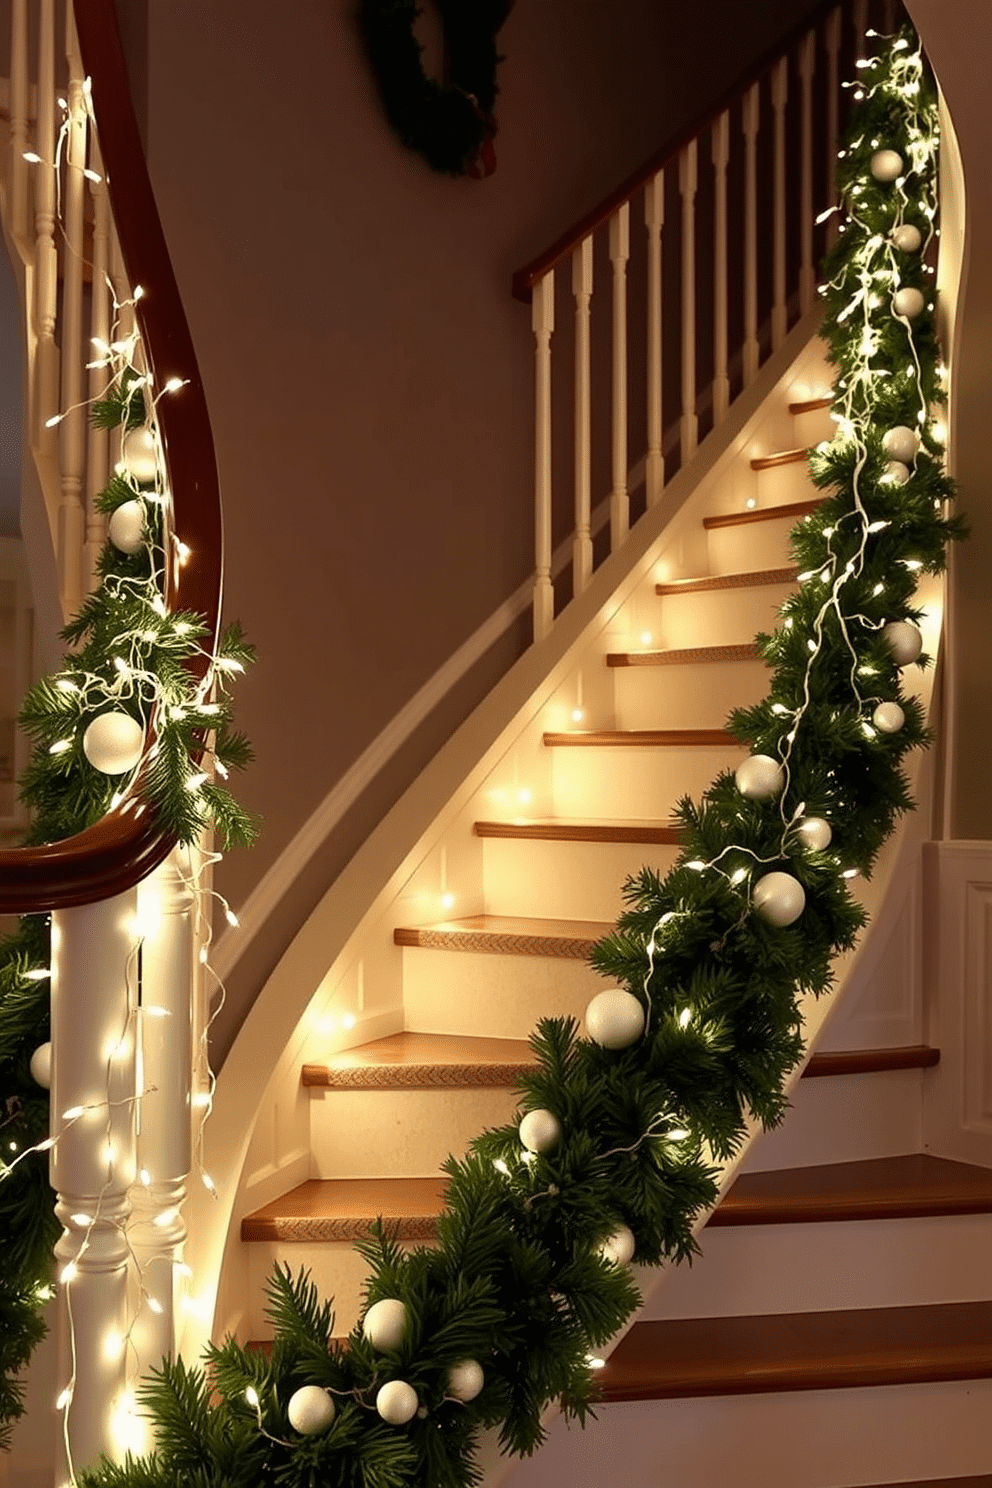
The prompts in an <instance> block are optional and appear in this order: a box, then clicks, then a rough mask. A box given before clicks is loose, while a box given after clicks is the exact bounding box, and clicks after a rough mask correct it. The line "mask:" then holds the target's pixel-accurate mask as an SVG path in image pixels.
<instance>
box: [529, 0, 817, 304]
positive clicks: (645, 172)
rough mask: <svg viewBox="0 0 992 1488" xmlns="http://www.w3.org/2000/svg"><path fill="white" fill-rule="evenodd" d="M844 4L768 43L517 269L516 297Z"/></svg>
mask: <svg viewBox="0 0 992 1488" xmlns="http://www.w3.org/2000/svg"><path fill="white" fill-rule="evenodd" d="M845 7H846V0H820V4H819V5H817V6H816V7H815V9H814V10H812V11H811V12H810V14H809V15H808V16H806V17H805V18H804V19H803V20H802V21H799V22H797V23H796V25H794V26H793V27H791V29H790V30H789V31H788V32H787V33H786V35H785V36H784V37H780V38H779V40H778V41H776V42H775V44H774V46H771V47H769V48H767V50H766V51H765V52H763V53H762V55H761V56H760V57H759V58H758V60H757V61H756V62H755V63H754V65H753V66H752V67H751V68H750V69H749V70H748V71H747V72H746V73H745V74H744V76H743V77H742V78H739V79H738V80H737V81H736V82H735V83H734V84H733V86H732V87H730V88H728V89H727V91H726V92H725V93H724V94H723V95H722V97H720V98H719V99H718V100H717V102H716V103H715V104H712V105H710V106H709V107H708V108H706V109H705V110H703V111H702V112H701V113H700V114H699V115H698V116H697V117H696V118H695V119H693V120H692V122H691V123H689V124H687V125H686V126H685V128H684V129H680V130H679V132H678V133H677V134H676V135H674V136H673V137H672V138H671V139H669V140H667V141H666V143H665V144H664V145H662V146H661V148H660V149H658V150H655V152H654V154H653V155H651V156H650V157H649V158H648V159H647V160H645V161H644V163H643V165H640V166H638V168H637V170H635V171H634V173H633V175H630V176H628V177H627V179H626V180H625V181H621V183H620V185H619V186H617V187H616V188H615V189H614V190H613V191H611V192H610V194H609V196H605V197H604V198H603V200H602V201H601V202H599V203H598V205H597V206H595V207H593V209H592V211H591V212H587V213H586V214H585V216H584V217H582V218H580V219H579V221H578V222H576V223H575V224H574V225H573V226H572V227H570V228H569V229H568V231H567V232H564V233H562V235H561V237H560V238H556V239H555V241H554V242H553V243H552V244H551V246H550V247H549V248H546V249H545V250H544V252H543V253H540V254H538V256H537V258H533V259H531V261H530V263H528V264H524V266H523V268H522V269H517V270H516V272H515V273H514V275H513V294H514V297H515V298H516V299H518V300H523V301H524V302H525V303H529V302H530V298H531V290H532V289H533V288H534V285H535V284H537V283H538V282H539V281H540V280H541V279H543V278H544V276H545V274H546V273H548V271H549V270H550V269H553V268H555V267H556V265H557V264H559V263H560V262H561V261H562V259H563V258H565V257H567V255H568V254H570V253H571V252H572V251H573V250H574V249H576V248H577V247H578V246H579V244H580V243H581V242H582V241H583V239H584V238H587V237H588V236H589V234H590V233H592V232H595V231H596V229H597V227H602V225H603V223H604V222H608V221H609V219H610V217H612V215H613V213H614V212H615V211H616V210H617V208H618V207H622V206H623V204H624V202H626V201H629V200H630V198H631V197H632V196H633V195H634V193H635V192H636V191H639V190H640V189H641V187H642V186H646V185H647V183H648V182H649V181H650V180H652V178H653V177H654V176H656V175H657V174H658V172H659V171H660V170H664V169H665V167H666V166H668V165H671V164H672V162H673V161H674V160H676V159H677V158H678V156H679V154H680V152H681V151H682V150H684V149H685V147H686V145H688V144H690V143H691V141H692V140H694V139H696V138H697V137H698V136H699V135H700V134H702V132H703V130H704V129H708V128H709V126H710V125H711V124H713V123H715V121H716V120H717V119H718V118H719V117H720V115H721V114H722V113H723V112H724V110H725V109H728V108H730V106H731V105H732V104H733V103H736V101H737V99H738V98H740V96H741V94H742V93H745V92H746V91H747V89H748V88H750V87H751V86H752V85H753V84H754V83H757V82H758V81H760V79H761V78H763V77H764V75H765V73H766V72H767V71H768V70H769V69H770V68H771V67H772V66H773V65H774V63H776V62H777V61H778V60H779V58H781V57H784V56H786V55H787V54H788V53H789V52H790V51H791V50H792V48H793V47H794V46H795V44H796V42H798V41H800V40H801V39H802V38H803V37H804V36H806V35H807V34H808V33H809V32H810V31H812V30H813V29H814V27H816V26H818V25H819V24H820V22H821V21H822V20H823V18H824V17H825V16H827V15H829V14H830V12H831V11H833V10H841V11H843V10H844V9H845Z"/></svg>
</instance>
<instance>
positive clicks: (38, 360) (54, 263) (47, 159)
mask: <svg viewBox="0 0 992 1488" xmlns="http://www.w3.org/2000/svg"><path fill="white" fill-rule="evenodd" d="M37 101H38V120H37V134H36V138H35V153H36V154H37V155H39V156H40V157H41V163H40V164H39V165H36V166H35V167H34V170H35V178H34V231H35V242H34V304H33V306H32V320H33V325H32V329H33V331H34V334H35V337H36V338H37V342H36V350H35V366H34V373H35V375H34V385H33V388H32V403H33V407H32V411H31V421H30V422H31V439H32V441H33V443H34V446H35V449H36V450H37V451H38V454H39V455H40V456H41V457H42V459H43V460H44V461H45V462H46V463H48V462H51V463H50V470H49V473H50V476H51V481H52V485H53V488H54V484H55V482H56V480H57V474H56V470H55V460H56V451H57V446H58V437H57V434H56V432H55V429H54V427H53V428H49V427H48V422H47V421H48V420H49V419H51V418H54V417H55V415H56V414H57V413H58V411H59V350H58V346H57V344H56V341H55V315H56V306H57V303H58V255H57V253H56V251H55V107H56V104H55V0H40V3H39V7H38V87H37ZM49 515H50V517H51V519H52V523H53V526H55V527H56V528H57V519H56V514H55V512H50V514H49Z"/></svg>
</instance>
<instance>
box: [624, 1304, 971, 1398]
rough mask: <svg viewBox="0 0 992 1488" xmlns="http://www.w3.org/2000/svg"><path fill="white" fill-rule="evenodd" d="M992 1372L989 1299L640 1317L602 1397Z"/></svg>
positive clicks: (914, 1380)
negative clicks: (765, 1313) (845, 1309)
mask: <svg viewBox="0 0 992 1488" xmlns="http://www.w3.org/2000/svg"><path fill="white" fill-rule="evenodd" d="M990 1377H992V1302H953V1303H943V1304H940V1305H936V1306H927V1307H872V1308H864V1309H861V1310H858V1311H853V1312H851V1311H848V1312H812V1313H786V1314H781V1315H771V1316H759V1317H731V1318H691V1319H669V1320H666V1321H661V1322H657V1321H654V1322H643V1323H637V1324H635V1326H634V1327H633V1328H632V1329H631V1330H630V1332H629V1333H628V1334H627V1335H626V1337H625V1338H623V1339H622V1340H621V1342H620V1344H619V1345H618V1347H617V1348H616V1350H615V1351H614V1353H613V1354H612V1355H611V1357H610V1358H609V1359H608V1360H607V1363H606V1367H605V1368H604V1369H602V1370H601V1371H600V1376H599V1379H600V1383H601V1385H602V1390H603V1398H604V1400H606V1401H607V1402H612V1401H624V1400H670V1399H676V1398H684V1397H688V1396H702V1395H744V1394H755V1393H767V1392H769V1391H784V1390H830V1389H851V1388H854V1389H859V1388H865V1387H871V1386H877V1385H899V1384H922V1383H926V1382H930V1381H936V1380H960V1379H988V1378H990Z"/></svg>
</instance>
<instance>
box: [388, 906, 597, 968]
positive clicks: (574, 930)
mask: <svg viewBox="0 0 992 1488" xmlns="http://www.w3.org/2000/svg"><path fill="white" fill-rule="evenodd" d="M612 928H613V926H612V924H610V923H608V922H607V921H599V920H547V919H533V920H526V919H523V918H520V917H516V916H506V917H505V916H501V915H472V916H469V917H468V918H467V919H464V920H451V921H448V922H446V923H444V924H440V925H410V926H406V925H401V926H399V927H397V928H396V929H395V930H394V931H393V943H394V945H398V946H412V947H416V948H420V949H424V950H435V951H471V952H483V953H486V954H494V955H503V956H553V957H556V958H560V959H562V960H566V961H570V960H580V961H583V960H588V958H589V956H590V955H591V954H592V948H593V946H594V945H596V944H597V942H598V941H600V940H602V939H603V936H604V935H608V934H609V932H610V931H611V930H612Z"/></svg>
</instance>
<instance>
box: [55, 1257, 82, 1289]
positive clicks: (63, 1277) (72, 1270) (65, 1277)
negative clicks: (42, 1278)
mask: <svg viewBox="0 0 992 1488" xmlns="http://www.w3.org/2000/svg"><path fill="white" fill-rule="evenodd" d="M78 1272H79V1268H78V1267H77V1265H76V1263H75V1261H68V1262H67V1263H66V1264H65V1265H64V1266H63V1267H62V1270H61V1271H60V1272H59V1281H60V1282H61V1283H62V1285H63V1286H68V1285H69V1283H70V1281H72V1280H74V1278H75V1277H76V1276H77V1275H78Z"/></svg>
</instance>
